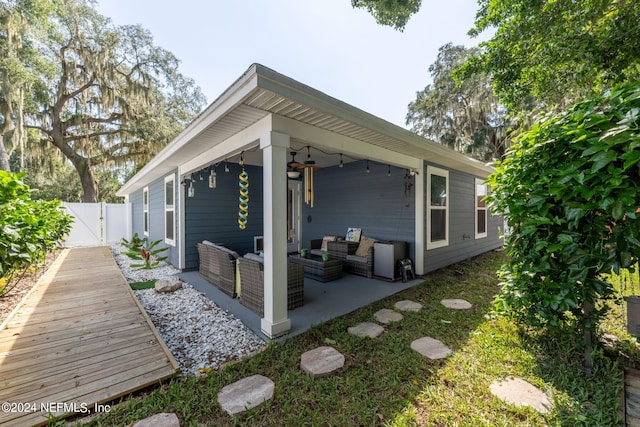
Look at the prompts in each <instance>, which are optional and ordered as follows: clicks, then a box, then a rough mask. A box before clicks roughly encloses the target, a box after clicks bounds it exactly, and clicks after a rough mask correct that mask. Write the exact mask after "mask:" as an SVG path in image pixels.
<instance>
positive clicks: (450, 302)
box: [440, 299, 473, 310]
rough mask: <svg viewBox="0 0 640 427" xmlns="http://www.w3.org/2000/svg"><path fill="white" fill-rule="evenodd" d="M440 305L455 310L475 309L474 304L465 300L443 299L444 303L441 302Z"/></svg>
mask: <svg viewBox="0 0 640 427" xmlns="http://www.w3.org/2000/svg"><path fill="white" fill-rule="evenodd" d="M440 304H442V305H444V306H445V307H447V308H452V309H454V310H468V309H470V308H471V307H473V304H471V303H470V302H469V301H465V300H463V299H443V300H442V301H440Z"/></svg>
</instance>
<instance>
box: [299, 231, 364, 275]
mask: <svg viewBox="0 0 640 427" xmlns="http://www.w3.org/2000/svg"><path fill="white" fill-rule="evenodd" d="M323 240H324V242H323ZM375 242H376V240H375V239H372V238H370V237H366V236H362V237H361V238H360V242H351V241H348V240H338V239H337V238H335V237H334V238H333V239H332V238H331V236H325V237H324V238H323V239H314V240H311V241H310V242H309V248H310V252H311V253H312V254H314V255H319V254H321V253H322V252H328V253H329V256H330V257H331V259H339V260H341V261H342V266H343V270H344V271H346V272H349V273H353V274H358V275H360V276H365V277H368V278H371V277H372V276H373V244H374V243H375ZM325 247H326V249H324V248H325Z"/></svg>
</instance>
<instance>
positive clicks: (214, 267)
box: [198, 243, 236, 298]
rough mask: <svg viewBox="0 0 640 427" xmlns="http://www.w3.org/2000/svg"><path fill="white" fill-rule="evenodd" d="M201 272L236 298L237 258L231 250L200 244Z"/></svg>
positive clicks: (208, 279) (219, 287)
mask: <svg viewBox="0 0 640 427" xmlns="http://www.w3.org/2000/svg"><path fill="white" fill-rule="evenodd" d="M198 254H199V255H200V265H199V270H198V271H199V272H200V275H202V277H204V278H205V279H207V281H209V282H211V283H212V284H214V285H215V286H216V287H217V288H218V289H220V290H221V291H222V292H224V293H225V294H227V295H229V296H230V297H231V298H234V297H235V296H236V256H235V255H234V254H233V253H232V251H229V250H226V251H225V250H222V249H219V248H218V247H215V246H211V245H206V244H202V243H198Z"/></svg>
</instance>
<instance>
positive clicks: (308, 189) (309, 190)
mask: <svg viewBox="0 0 640 427" xmlns="http://www.w3.org/2000/svg"><path fill="white" fill-rule="evenodd" d="M304 202H305V203H306V204H307V205H309V206H311V207H313V168H304Z"/></svg>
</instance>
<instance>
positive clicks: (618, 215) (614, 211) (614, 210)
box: [611, 200, 624, 221]
mask: <svg viewBox="0 0 640 427" xmlns="http://www.w3.org/2000/svg"><path fill="white" fill-rule="evenodd" d="M611 216H613V219H615V220H616V221H619V220H620V219H622V217H623V216H624V205H623V204H622V202H621V201H620V200H616V201H615V202H613V205H612V206H611Z"/></svg>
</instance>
